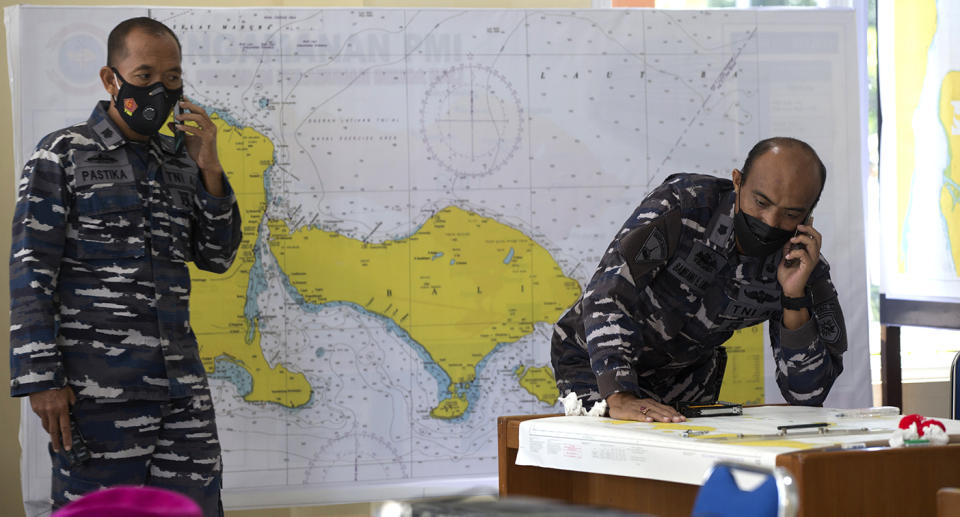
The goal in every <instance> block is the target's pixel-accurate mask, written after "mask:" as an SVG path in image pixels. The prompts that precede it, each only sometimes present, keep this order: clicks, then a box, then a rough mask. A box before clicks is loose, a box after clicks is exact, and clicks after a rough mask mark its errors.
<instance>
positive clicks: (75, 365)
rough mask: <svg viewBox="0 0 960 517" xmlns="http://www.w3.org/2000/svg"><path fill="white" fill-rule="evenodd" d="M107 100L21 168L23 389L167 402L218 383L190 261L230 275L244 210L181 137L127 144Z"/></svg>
mask: <svg viewBox="0 0 960 517" xmlns="http://www.w3.org/2000/svg"><path fill="white" fill-rule="evenodd" d="M108 106H109V105H108V104H107V102H101V103H99V104H98V105H97V107H96V108H95V109H94V110H93V113H92V114H91V116H90V118H89V119H88V120H87V121H86V122H85V123H82V124H78V125H76V126H73V127H69V128H66V129H62V130H60V131H56V132H54V133H51V134H50V135H48V136H46V137H45V138H44V139H43V140H42V141H41V142H40V144H39V145H38V146H37V149H36V151H35V152H34V154H33V156H31V157H30V159H29V161H28V162H27V164H26V166H25V167H24V170H23V174H22V175H21V177H20V182H19V188H18V191H19V193H18V201H17V206H16V210H15V212H14V216H13V239H12V240H13V245H12V250H11V255H10V302H11V310H10V320H11V325H10V372H11V382H10V386H11V393H12V395H14V396H22V395H27V394H30V393H33V392H36V391H41V390H47V389H51V388H59V387H63V386H65V385H67V384H69V385H70V386H71V387H72V388H73V389H74V391H75V392H76V394H77V395H78V396H80V397H91V398H123V399H147V400H166V399H168V398H178V397H185V396H190V395H193V394H194V393H195V392H196V391H197V390H199V389H202V388H203V387H205V386H206V383H207V380H206V375H205V373H204V370H203V365H202V364H201V362H200V355H199V351H198V349H197V339H196V336H194V334H193V330H192V329H191V328H190V319H189V315H190V312H189V306H188V300H189V296H190V275H189V271H188V269H187V262H190V261H193V262H194V264H195V265H196V266H197V267H199V268H200V269H204V270H207V271H214V272H223V271H226V270H227V268H229V267H230V264H231V263H232V262H233V258H234V256H235V254H236V252H237V247H238V246H239V244H240V237H241V233H240V212H239V210H238V208H237V203H236V199H235V197H234V194H233V191H232V190H231V189H230V186H229V185H228V184H227V181H226V178H224V184H225V187H226V192H227V193H226V195H225V196H224V197H222V198H216V197H213V196H211V195H210V194H209V193H207V192H206V190H205V187H204V186H203V182H202V181H201V179H200V172H199V169H198V168H197V165H196V163H195V162H194V161H193V160H191V159H190V157H189V156H188V155H187V154H186V152H185V151H180V152H179V154H175V153H173V152H172V151H173V139H172V138H169V137H163V136H157V137H156V138H153V139H152V140H151V141H150V143H149V144H148V143H137V142H130V141H127V140H126V139H125V138H124V137H123V135H122V133H120V131H119V129H118V128H117V126H116V125H114V123H113V122H112V121H111V120H110V118H109V117H108V116H107V113H106V109H107V107H108Z"/></svg>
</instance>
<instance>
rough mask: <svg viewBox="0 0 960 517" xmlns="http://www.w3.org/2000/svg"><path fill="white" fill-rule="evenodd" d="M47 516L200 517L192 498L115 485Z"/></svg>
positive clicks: (200, 514)
mask: <svg viewBox="0 0 960 517" xmlns="http://www.w3.org/2000/svg"><path fill="white" fill-rule="evenodd" d="M50 517H203V512H202V511H201V510H200V507H199V506H197V503H195V502H193V499H190V498H189V497H187V496H185V495H183V494H179V493H177V492H171V491H170V490H164V489H162V488H154V487H147V486H117V487H111V488H105V489H103V490H97V491H96V492H90V493H88V494H86V495H84V496H83V497H81V498H80V499H77V500H76V501H73V502H71V503H70V504H68V505H66V506H64V507H63V508H60V509H59V510H57V511H56V512H54V513H53V515H51V516H50Z"/></svg>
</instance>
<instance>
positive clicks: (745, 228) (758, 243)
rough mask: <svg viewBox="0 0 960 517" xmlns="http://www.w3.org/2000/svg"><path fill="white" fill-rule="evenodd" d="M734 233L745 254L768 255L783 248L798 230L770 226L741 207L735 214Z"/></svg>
mask: <svg viewBox="0 0 960 517" xmlns="http://www.w3.org/2000/svg"><path fill="white" fill-rule="evenodd" d="M733 233H734V234H735V235H736V236H737V242H738V243H739V244H740V248H741V249H742V250H743V254H744V255H749V256H751V257H766V256H767V255H770V254H772V253H776V251H777V250H779V249H781V248H783V246H784V245H786V244H787V241H789V240H790V238H791V237H793V235H794V233H796V232H790V231H787V230H784V229H782V228H776V227H773V226H768V225H767V224H766V223H764V222H763V221H761V220H760V219H757V218H756V217H753V216H752V215H750V214H747V213H745V212H744V211H743V209H740V210H737V213H736V214H735V215H734V216H733Z"/></svg>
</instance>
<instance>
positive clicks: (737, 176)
mask: <svg viewBox="0 0 960 517" xmlns="http://www.w3.org/2000/svg"><path fill="white" fill-rule="evenodd" d="M730 176H731V178H730V179H732V180H733V191H734V192H736V193H737V194H739V193H740V182H742V181H743V174H742V173H741V172H740V169H733V173H732V174H731V175H730Z"/></svg>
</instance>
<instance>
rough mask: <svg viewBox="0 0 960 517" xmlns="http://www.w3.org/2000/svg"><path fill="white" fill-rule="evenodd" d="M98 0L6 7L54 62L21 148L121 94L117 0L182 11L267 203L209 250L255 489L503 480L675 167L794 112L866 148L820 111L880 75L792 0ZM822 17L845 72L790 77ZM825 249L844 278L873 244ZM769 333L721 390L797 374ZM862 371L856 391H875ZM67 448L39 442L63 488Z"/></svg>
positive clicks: (225, 371)
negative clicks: (522, 433) (326, 5)
mask: <svg viewBox="0 0 960 517" xmlns="http://www.w3.org/2000/svg"><path fill="white" fill-rule="evenodd" d="M90 12H91V11H90V10H89V9H87V8H82V7H63V6H58V7H32V6H31V7H17V8H15V9H11V10H10V11H8V13H9V14H10V15H11V17H10V19H11V23H12V24H14V25H16V27H17V28H18V30H16V31H13V30H11V31H8V37H9V38H10V39H11V40H13V41H15V42H16V43H17V45H19V46H18V48H19V50H18V54H17V55H19V56H20V59H19V60H18V61H16V62H14V64H13V65H12V66H15V67H16V66H18V65H19V63H21V62H22V63H39V64H38V65H37V66H36V67H24V68H23V69H18V71H16V72H15V73H14V74H13V76H14V77H16V78H17V79H18V80H19V81H20V82H18V83H17V84H16V86H17V88H19V89H18V94H17V95H18V97H17V98H19V99H20V100H21V102H20V103H18V104H17V105H16V106H15V107H23V108H24V113H23V114H22V116H21V117H20V119H19V120H20V123H21V126H20V127H21V132H22V133H23V135H25V136H24V137H23V139H24V141H26V140H30V142H29V143H24V145H23V146H22V147H31V146H32V145H34V144H35V142H36V141H38V139H39V138H40V137H41V136H42V135H43V134H45V133H46V132H48V131H52V130H54V129H56V128H59V127H64V126H66V125H68V124H71V123H75V122H76V121H77V120H83V119H84V118H85V117H86V116H87V115H88V114H89V112H90V109H91V106H92V105H93V103H94V102H95V101H96V100H98V99H100V98H102V97H103V87H102V85H101V84H100V83H99V81H98V78H97V74H96V71H97V70H98V69H99V67H100V66H102V61H103V59H104V56H105V44H104V41H103V40H104V38H105V36H106V34H108V33H109V31H110V29H111V28H112V27H113V26H114V25H115V24H116V23H117V22H119V21H121V20H123V19H126V18H129V17H132V16H142V15H148V16H152V17H154V18H156V19H158V20H161V21H163V22H164V23H166V24H167V25H168V26H170V27H171V28H172V29H173V30H174V31H175V32H176V33H177V34H178V36H179V38H180V41H181V43H182V45H183V68H184V79H185V95H186V96H187V97H188V98H190V99H191V100H192V101H194V102H196V103H198V104H199V105H201V106H203V107H204V108H205V109H206V111H207V112H208V113H209V114H211V118H212V120H213V121H214V123H215V124H216V125H217V127H218V136H217V143H218V149H219V152H220V158H221V161H222V164H223V166H224V169H225V170H226V172H227V175H228V177H229V180H230V184H231V186H232V188H233V190H234V192H235V193H236V195H237V199H238V203H239V207H240V211H241V217H242V223H243V233H244V234H243V240H242V243H241V246H240V250H239V252H238V255H237V258H236V261H235V263H234V264H233V265H232V267H231V268H230V269H229V270H228V271H227V272H226V273H225V274H222V275H212V274H208V273H205V272H202V271H197V270H196V269H192V270H191V278H192V293H191V299H190V306H191V326H192V328H193V329H194V331H195V333H196V334H197V338H198V340H199V343H200V353H201V358H202V360H203V363H204V366H205V368H206V371H207V374H208V378H209V379H210V384H211V388H212V393H213V398H214V406H215V408H216V411H217V423H218V432H219V435H220V440H221V443H222V446H223V450H224V456H223V461H224V486H225V494H226V496H225V497H226V503H227V505H228V506H230V507H242V506H248V507H253V506H263V505H271V504H274V505H282V504H294V503H296V504H313V503H336V502H350V501H370V500H375V499H382V498H385V497H396V498H412V497H421V496H428V495H449V494H455V493H461V492H463V491H466V490H472V489H475V488H476V487H478V486H482V487H486V488H487V489H490V490H494V489H495V486H496V472H497V447H496V446H497V435H496V421H497V417H498V416H501V415H508V414H537V413H541V414H543V413H557V412H559V411H561V409H560V407H559V405H558V404H557V396H558V393H557V391H556V385H555V381H554V372H553V370H552V366H551V363H550V341H551V336H552V331H553V325H554V323H555V322H556V321H557V319H558V318H559V317H560V315H561V314H562V313H563V312H564V311H565V310H566V309H567V308H568V307H570V305H571V304H572V303H574V301H575V300H576V299H577V298H578V296H579V295H580V294H581V292H582V291H583V289H586V288H587V286H588V282H589V280H590V278H591V277H592V276H593V273H594V270H595V268H596V265H597V264H598V263H599V261H600V259H601V257H602V255H603V253H605V251H606V249H607V246H608V245H609V243H610V240H611V238H612V237H613V236H614V235H615V234H616V232H617V230H618V229H619V228H620V227H621V226H622V225H623V223H624V221H625V220H626V219H627V218H628V217H629V215H630V214H631V213H632V212H633V210H634V209H635V208H636V206H637V205H638V203H639V201H640V200H641V199H642V198H643V197H644V195H646V194H647V193H648V192H649V191H650V190H651V189H652V188H653V187H654V186H656V185H659V184H660V183H661V182H663V180H664V179H665V178H666V177H667V176H668V175H670V174H673V173H677V172H683V171H687V172H703V173H713V174H716V175H718V176H722V177H729V174H730V170H731V169H733V168H735V167H738V166H740V165H741V164H742V159H743V158H742V155H743V153H745V152H746V151H747V150H748V149H749V147H750V146H751V145H752V144H753V143H754V142H756V141H757V140H759V139H760V138H761V137H762V136H769V135H768V134H767V131H770V130H771V129H770V128H784V127H790V128H791V131H792V132H794V133H795V134H797V135H801V136H803V135H811V136H813V137H814V138H821V137H822V139H823V141H820V142H818V141H816V140H811V143H812V144H813V145H814V146H815V147H817V148H818V149H819V148H821V147H823V148H824V149H825V151H824V153H823V156H824V159H825V161H827V162H829V163H836V164H842V163H847V158H846V157H845V155H844V156H840V155H839V154H836V152H835V151H834V148H833V147H831V146H830V145H828V144H833V143H837V145H836V148H837V149H845V148H848V147H849V145H854V140H850V139H849V132H847V131H846V130H844V129H838V130H835V131H825V130H824V126H825V125H826V124H824V123H822V121H823V120H831V121H832V120H834V119H835V118H837V117H840V118H842V119H843V122H842V123H840V122H838V123H837V124H838V127H839V126H842V127H843V128H855V127H856V124H853V123H848V122H846V120H847V118H846V117H847V116H848V115H849V112H851V110H848V109H847V107H848V106H849V102H848V98H849V94H848V92H849V91H852V89H854V88H855V87H854V85H852V84H847V83H845V82H844V81H843V80H835V78H836V77H839V76H835V75H831V72H830V70H839V69H841V68H842V67H844V66H846V65H847V64H848V62H849V61H850V60H851V59H853V56H854V53H853V52H852V51H851V49H852V48H854V47H852V46H851V45H853V44H854V40H853V39H852V38H851V37H848V36H847V35H848V34H854V31H852V30H848V29H845V27H847V28H849V27H852V22H853V17H852V15H851V14H850V13H843V12H838V11H832V10H831V11H829V12H827V13H817V14H816V16H811V18H810V19H811V20H814V21H816V22H817V23H811V24H810V25H803V26H802V27H810V32H809V33H808V32H804V30H806V29H803V30H800V29H797V28H796V23H795V21H794V17H795V16H797V14H796V13H794V12H791V13H789V15H790V16H789V17H787V16H785V15H783V14H782V13H778V12H767V11H747V12H740V11H730V12H726V11H706V12H692V11H683V12H678V11H657V10H642V11H641V10H608V9H597V10H574V11H571V10H476V11H474V10H456V9H352V8H344V9H292V8H291V9H274V8H251V9H232V8H231V9H223V10H218V9H203V8H164V9H152V8H151V9H144V8H98V9H96V13H97V16H90ZM788 18H789V19H788ZM81 19H82V20H85V24H78V23H77V22H76V21H77V20H81ZM37 27H42V28H43V29H42V30H39V29H37ZM824 27H826V28H824ZM765 31H766V32H765ZM824 31H828V32H829V33H830V34H832V36H831V37H830V38H827V39H826V40H825V39H824ZM830 31H834V32H830ZM764 34H771V35H779V36H777V37H775V38H772V39H770V40H769V41H768V43H765V44H764V45H759V41H760V39H761V38H760V37H761V36H762V35H764ZM17 35H19V36H17ZM18 37H19V38H20V39H17V38H18ZM812 41H817V42H821V41H829V42H832V43H831V45H826V46H815V48H816V49H820V50H817V51H816V52H814V53H813V54H812V55H813V56H814V59H815V61H816V63H822V64H825V66H826V67H827V70H826V73H825V74H819V75H818V74H810V73H807V72H809V70H806V69H804V70H805V73H804V74H803V76H802V77H796V76H795V75H789V74H788V72H789V71H791V70H794V69H795V66H794V65H795V63H793V61H792V60H794V59H796V58H797V57H798V54H797V49H803V48H808V47H810V46H809V45H807V43H808V42H812ZM8 44H10V43H8ZM51 52H57V53H58V54H57V55H60V56H61V59H60V60H50V59H44V56H47V55H48V54H50V53H51ZM783 56H786V57H783ZM802 57H804V59H807V56H806V54H804V55H802ZM783 59H785V60H786V61H781V60H783ZM64 63H65V64H67V65H69V66H66V65H64ZM818 66H819V65H818ZM818 70H819V69H818ZM781 72H783V73H781ZM821 72H822V70H821ZM34 73H35V74H40V76H42V77H43V78H46V79H44V80H40V79H39V78H37V79H33V78H32V77H33V76H32V75H31V74H34ZM784 74H786V75H784ZM841 75H842V74H841ZM761 77H763V78H766V77H772V78H774V79H778V78H781V77H783V82H780V83H776V84H774V85H773V87H771V88H769V89H767V90H764V89H762V88H761V85H762V84H764V82H765V81H767V79H761ZM831 77H832V78H833V79H831ZM842 77H846V75H842ZM61 103H66V104H67V105H68V106H67V108H66V109H65V110H64V112H60V111H59V109H58V110H51V109H33V108H31V107H34V106H58V107H59V106H60V105H61ZM18 109H19V108H18ZM855 111H856V110H855V109H853V110H852V112H853V113H855ZM838 114H840V115H838ZM811 117H813V118H811ZM811 120H813V121H815V122H811ZM849 120H854V119H853V118H850V119H849ZM831 127H832V126H831ZM33 132H36V133H39V134H36V135H33ZM839 143H844V144H843V145H840V144H839ZM847 143H849V145H847ZM30 152H31V148H27V149H22V148H21V154H25V155H29V153H30ZM837 167H838V168H839V167H840V165H837ZM848 168H849V167H848ZM850 178H852V179H850V180H849V181H851V182H853V183H854V184H855V185H859V179H857V177H855V176H851V177H850ZM830 181H836V182H838V183H839V182H843V181H847V178H846V177H845V176H843V175H842V174H837V175H834V176H831V180H830ZM838 190H839V191H843V189H842V188H838ZM831 192H833V190H831ZM821 205H822V208H819V209H818V210H819V211H820V213H821V215H820V216H818V217H820V218H822V219H823V220H824V223H823V224H824V226H825V227H831V226H834V225H832V224H831V217H833V216H834V215H833V214H843V215H842V216H843V217H844V218H847V217H848V216H850V217H849V218H851V219H852V218H853V217H852V216H851V215H850V214H859V213H860V212H859V210H860V209H859V206H854V205H855V204H851V203H849V200H848V199H846V197H844V198H843V202H842V204H839V205H838V204H837V203H836V202H835V201H834V200H833V199H832V198H831V197H830V195H829V194H828V193H825V197H824V199H823V200H822V201H821ZM845 210H846V211H845ZM848 212H849V213H848ZM838 217H839V216H838ZM842 240H843V239H840V238H838V239H834V240H833V241H831V242H830V243H826V244H825V245H826V246H832V245H835V243H837V242H841V241H842ZM844 246H846V244H844ZM838 247H839V246H838ZM854 247H855V246H854ZM825 254H826V255H827V256H828V257H830V259H831V267H832V268H833V270H834V271H836V278H840V279H844V278H852V275H851V274H847V273H846V272H847V271H855V270H858V269H857V268H859V267H860V266H859V264H861V263H862V256H859V258H857V257H856V256H853V255H851V254H850V253H847V254H843V255H842V254H840V253H838V250H837V249H827V250H826V251H825ZM852 285H853V287H850V286H848V288H845V289H842V290H841V289H840V286H838V290H840V291H841V295H842V296H845V297H847V298H844V300H843V303H844V308H845V309H846V307H847V306H848V305H849V306H851V307H853V306H856V304H854V303H853V302H854V301H855V300H862V299H865V295H864V294H863V293H862V291H857V289H862V286H859V284H857V283H856V282H853V283H852ZM861 295H862V296H861ZM852 312H853V313H854V314H855V313H856V311H852ZM858 328H861V327H859V326H857V324H855V323H854V318H850V319H849V320H848V332H850V333H851V334H853V333H855V332H858V330H857V329H858ZM864 329H865V326H864V327H863V328H862V329H861V330H863V332H862V333H865V330H864ZM766 333H767V330H766V328H765V327H764V326H757V327H752V328H749V329H745V330H744V331H742V332H740V333H738V334H737V335H735V336H734V338H733V339H731V340H730V341H729V342H728V343H726V345H725V346H726V347H727V351H728V357H729V359H728V364H727V369H726V374H725V379H724V383H723V390H722V391H721V397H722V398H723V399H724V400H732V401H736V402H742V403H760V402H763V401H764V398H765V396H768V395H770V394H771V393H773V394H776V393H777V388H776V387H775V385H773V381H772V380H770V379H767V380H766V382H769V383H770V385H772V386H773V387H772V388H771V387H769V386H767V387H765V377H772V374H773V372H774V368H775V365H774V363H773V361H772V358H765V354H767V355H768V354H769V347H765V346H764V342H765V335H766ZM855 346H856V344H851V347H855ZM848 354H854V351H852V350H851V351H850V352H848ZM863 357H864V358H865V357H866V350H865V349H864V350H863ZM851 361H852V363H857V362H858V361H856V360H851ZM863 362H864V363H865V361H863ZM854 370H855V368H853V367H850V368H849V369H848V370H846V371H845V373H844V376H843V377H841V378H840V379H838V381H837V385H836V386H835V387H834V392H836V393H838V394H843V393H844V389H847V391H846V393H847V394H849V393H851V392H852V391H851V389H850V388H849V387H847V388H845V387H844V383H845V382H848V381H850V379H852V377H851V374H852V373H853V372H854ZM867 375H868V374H867ZM866 378H868V376H867V377H866ZM854 384H855V383H853V382H850V385H851V386H852V385H854ZM25 422H26V423H25V425H33V424H34V422H33V421H32V420H25ZM36 425H39V424H38V423H37V424H36ZM25 434H26V435H27V436H34V435H36V436H42V433H40V432H36V433H34V432H28V433H25ZM44 447H45V444H43V443H40V441H39V440H35V441H32V442H30V443H29V444H28V446H27V447H26V449H27V450H29V451H31V452H29V453H28V454H27V455H26V456H25V457H28V460H29V461H26V462H25V465H26V467H25V469H36V473H35V474H36V475H35V476H33V477H31V476H30V475H29V473H28V474H27V475H25V479H29V480H31V482H30V483H29V485H30V486H29V487H28V492H29V493H28V494H27V495H26V496H25V497H26V498H27V499H29V500H34V501H40V502H42V501H44V500H46V498H47V497H48V494H49V485H48V484H47V485H46V486H43V484H44V483H49V470H44V468H43V467H42V466H40V467H38V466H37V465H42V464H43V462H44V461H48V459H47V457H48V455H47V454H46V451H45V449H44Z"/></svg>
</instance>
